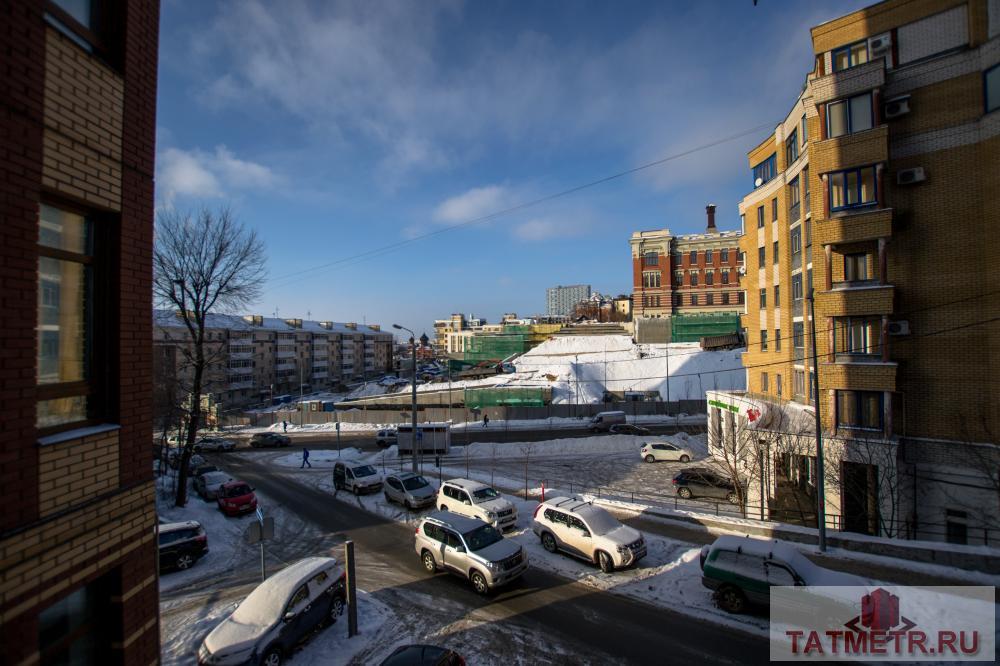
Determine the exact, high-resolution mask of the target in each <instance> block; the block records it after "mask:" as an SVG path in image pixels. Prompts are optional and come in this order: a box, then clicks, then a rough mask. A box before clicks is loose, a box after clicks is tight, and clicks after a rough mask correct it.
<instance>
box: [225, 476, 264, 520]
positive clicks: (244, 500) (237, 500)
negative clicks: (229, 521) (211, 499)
mask: <svg viewBox="0 0 1000 666" xmlns="http://www.w3.org/2000/svg"><path fill="white" fill-rule="evenodd" d="M216 501H218V503H219V510H220V511H222V513H224V514H226V515H227V516H239V515H240V514H244V513H249V512H250V511H255V510H256V509H257V496H256V495H254V493H253V488H251V487H250V484H248V483H244V482H243V481H227V482H226V483H223V484H222V485H221V486H219V490H218V492H217V493H216Z"/></svg>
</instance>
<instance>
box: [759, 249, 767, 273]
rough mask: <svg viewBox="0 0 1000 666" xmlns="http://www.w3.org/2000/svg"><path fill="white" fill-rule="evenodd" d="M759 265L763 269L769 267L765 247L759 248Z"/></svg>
mask: <svg viewBox="0 0 1000 666" xmlns="http://www.w3.org/2000/svg"><path fill="white" fill-rule="evenodd" d="M757 265H758V266H759V267H761V268H764V267H765V266H767V250H766V249H764V248H763V247H759V248H757Z"/></svg>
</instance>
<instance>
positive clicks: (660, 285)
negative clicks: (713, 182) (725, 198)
mask: <svg viewBox="0 0 1000 666" xmlns="http://www.w3.org/2000/svg"><path fill="white" fill-rule="evenodd" d="M705 210H706V214H707V220H708V223H707V225H706V229H705V233H703V234H684V235H681V236H675V235H674V234H672V233H670V230H669V229H659V230H655V231H636V232H634V233H633V234H632V237H631V238H630V239H629V245H630V247H631V250H632V285H633V286H632V288H633V293H632V305H631V307H632V316H633V317H636V318H639V317H651V318H661V317H670V316H672V315H677V314H694V313H718V314H725V313H729V314H732V315H735V314H736V313H738V312H740V311H742V309H743V301H742V298H743V293H742V291H741V290H740V287H739V271H740V269H741V267H742V265H743V263H742V259H741V257H740V252H739V247H738V236H739V233H738V232H736V231H719V230H718V228H717V227H716V226H715V206H714V205H711V204H710V205H708V206H707V207H706V209H705Z"/></svg>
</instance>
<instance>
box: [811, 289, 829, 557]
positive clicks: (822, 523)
mask: <svg viewBox="0 0 1000 666" xmlns="http://www.w3.org/2000/svg"><path fill="white" fill-rule="evenodd" d="M809 335H810V337H811V338H812V362H813V368H812V374H813V409H814V410H815V413H816V527H817V529H818V530H819V552H821V553H825V552H826V479H825V476H824V473H823V428H822V424H821V421H820V414H819V402H820V400H819V359H818V357H819V353H818V352H817V348H816V301H815V299H814V290H813V289H810V290H809Z"/></svg>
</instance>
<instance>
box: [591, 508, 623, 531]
mask: <svg viewBox="0 0 1000 666" xmlns="http://www.w3.org/2000/svg"><path fill="white" fill-rule="evenodd" d="M584 520H585V521H586V523H587V525H588V526H590V531H591V532H593V533H594V534H597V535H601V534H607V533H608V532H611V531H612V530H616V529H618V528H619V527H621V523H619V522H618V520H617V519H616V518H615V517H614V516H612V515H611V514H610V513H608V512H607V511H605V510H604V509H601V508H599V507H596V506H595V507H593V508H591V510H590V511H588V512H587V514H586V515H585V516H584Z"/></svg>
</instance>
